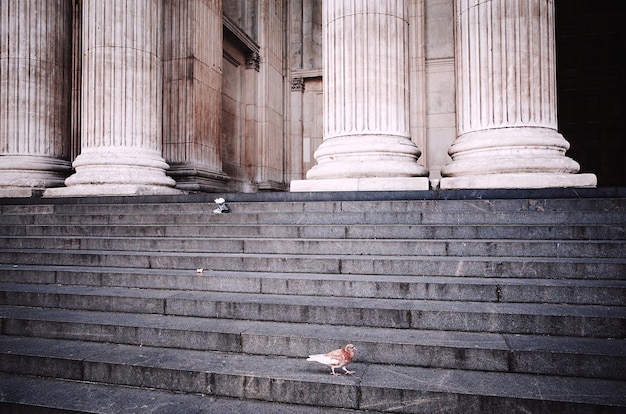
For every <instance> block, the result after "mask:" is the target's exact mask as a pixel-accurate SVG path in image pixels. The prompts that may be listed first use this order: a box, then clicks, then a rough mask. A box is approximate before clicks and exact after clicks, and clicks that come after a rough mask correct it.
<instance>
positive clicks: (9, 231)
mask: <svg viewBox="0 0 626 414" xmlns="http://www.w3.org/2000/svg"><path fill="white" fill-rule="evenodd" d="M0 235H4V236H76V237H78V236H80V237H84V236H92V235H99V236H103V237H127V236H134V237H156V236H158V237H183V236H184V237H208V236H210V237H242V238H252V237H258V238H274V237H278V238H302V239H316V238H324V239H435V240H437V239H506V240H509V239H526V240H620V241H623V240H626V225H605V224H590V225H559V224H547V225H512V224H511V225H498V226H490V225H446V224H435V225H425V224H424V225H405V224H403V225H395V224H387V225H370V224H353V225H341V224H337V225H324V224H321V225H293V224H282V225H271V224H263V225H253V224H233V225H227V224H224V225H222V224H214V225H206V224H200V225H198V224H196V225H185V224H178V225H176V224H175V225H169V224H148V225H136V224H110V225H108V224H103V225H74V224H73V225H56V224H55V225H46V226H39V225H15V224H12V225H1V224H0Z"/></svg>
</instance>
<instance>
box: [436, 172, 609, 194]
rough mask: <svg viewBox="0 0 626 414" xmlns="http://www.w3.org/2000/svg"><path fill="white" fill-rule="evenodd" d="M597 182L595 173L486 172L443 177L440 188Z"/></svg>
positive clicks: (579, 185) (570, 185)
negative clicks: (484, 173)
mask: <svg viewBox="0 0 626 414" xmlns="http://www.w3.org/2000/svg"><path fill="white" fill-rule="evenodd" d="M597 184H598V180H597V178H596V176H595V174H549V173H545V174H544V173H528V174H523V173H520V174H488V175H468V176H464V177H444V178H442V179H441V181H440V184H439V185H440V189H442V190H463V189H496V188H497V189H538V188H593V187H596V186H597Z"/></svg>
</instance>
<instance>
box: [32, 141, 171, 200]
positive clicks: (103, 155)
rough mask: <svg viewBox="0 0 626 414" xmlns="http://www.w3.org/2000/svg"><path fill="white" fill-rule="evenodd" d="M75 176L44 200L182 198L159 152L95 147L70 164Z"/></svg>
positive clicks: (46, 192) (48, 192)
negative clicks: (120, 197) (144, 196)
mask: <svg viewBox="0 0 626 414" xmlns="http://www.w3.org/2000/svg"><path fill="white" fill-rule="evenodd" d="M73 166H74V168H75V169H76V173H75V174H74V175H72V176H70V177H68V178H67V179H66V180H65V185H66V187H63V188H51V189H49V190H46V191H45V192H44V197H73V196H77V197H81V196H100V195H103V196H107V195H169V194H183V192H182V191H180V190H177V189H175V188H174V186H175V185H176V181H174V179H172V178H171V177H168V176H166V175H165V171H166V170H167V169H168V168H169V166H168V165H167V163H166V162H165V160H163V158H162V157H161V154H160V152H159V151H157V150H154V149H147V148H140V147H126V146H122V147H95V148H89V149H86V150H84V151H83V152H82V153H81V154H80V155H79V156H78V157H76V160H74V163H73Z"/></svg>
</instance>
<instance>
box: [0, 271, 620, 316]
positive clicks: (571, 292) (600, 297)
mask: <svg viewBox="0 0 626 414" xmlns="http://www.w3.org/2000/svg"><path fill="white" fill-rule="evenodd" d="M0 282H1V283H32V284H61V285H78V286H93V287H125V288H136V289H176V290H195V291H214V292H235V293H269V294H277V295H290V294H299V295H307V296H341V297H361V298H380V299H410V300H424V299H426V300H441V301H445V300H452V301H471V302H504V303H567V304H588V305H594V304H604V305H614V306H626V280H609V279H588V280H587V279H523V278H503V277H500V278H482V277H456V276H451V277H445V276H390V275H342V274H311V273H278V272H272V273H263V272H229V271H212V270H210V269H206V270H203V271H202V273H197V271H196V270H193V271H180V270H168V269H161V270H159V269H127V268H117V267H106V268H93V267H80V266H38V265H20V266H16V265H1V264H0Z"/></svg>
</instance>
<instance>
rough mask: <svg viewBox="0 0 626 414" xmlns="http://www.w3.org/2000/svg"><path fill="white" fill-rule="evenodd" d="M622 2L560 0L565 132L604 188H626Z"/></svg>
mask: <svg viewBox="0 0 626 414" xmlns="http://www.w3.org/2000/svg"><path fill="white" fill-rule="evenodd" d="M625 4H626V2H624V1H622V0H594V1H589V0H556V2H555V6H556V44H557V82H558V92H557V93H558V105H559V106H558V116H559V131H560V132H561V133H562V134H563V135H564V136H565V138H566V139H567V140H568V141H569V142H570V144H571V148H570V150H569V152H568V155H569V156H570V157H571V158H573V159H575V160H576V161H578V162H579V163H580V166H581V172H591V173H594V174H596V175H597V176H598V186H604V187H606V186H626V132H625V131H626V128H625V127H624V123H625V122H626V102H625V96H624V95H625V93H624V92H625V84H626V82H625V77H626V65H624V51H625V46H624V44H625V41H626V37H625V35H624V34H625V33H626V30H625V28H626V23H625V21H624V17H625V15H624V10H625V9H626V7H624V6H625Z"/></svg>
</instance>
